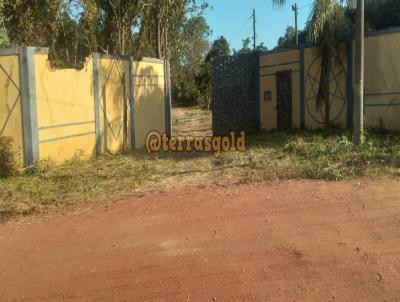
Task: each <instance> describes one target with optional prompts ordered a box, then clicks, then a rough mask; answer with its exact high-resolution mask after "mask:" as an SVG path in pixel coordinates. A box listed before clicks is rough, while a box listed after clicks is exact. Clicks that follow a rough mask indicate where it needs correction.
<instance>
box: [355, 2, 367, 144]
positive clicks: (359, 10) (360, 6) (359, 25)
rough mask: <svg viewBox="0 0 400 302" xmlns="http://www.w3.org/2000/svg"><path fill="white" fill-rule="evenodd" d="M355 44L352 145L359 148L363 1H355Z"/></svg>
mask: <svg viewBox="0 0 400 302" xmlns="http://www.w3.org/2000/svg"><path fill="white" fill-rule="evenodd" d="M355 44H356V45H355V66H354V67H355V83H354V126H353V127H354V129H353V130H354V135H353V143H354V145H356V146H359V145H361V144H362V143H363V140H364V0H357V10H356V36H355Z"/></svg>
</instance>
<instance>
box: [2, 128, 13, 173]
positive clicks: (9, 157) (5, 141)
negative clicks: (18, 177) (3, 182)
mask: <svg viewBox="0 0 400 302" xmlns="http://www.w3.org/2000/svg"><path fill="white" fill-rule="evenodd" d="M12 144H13V139H12V138H11V137H6V136H0V178H5V177H8V176H12V175H15V174H16V173H17V162H16V160H15V155H14V152H13V146H12Z"/></svg>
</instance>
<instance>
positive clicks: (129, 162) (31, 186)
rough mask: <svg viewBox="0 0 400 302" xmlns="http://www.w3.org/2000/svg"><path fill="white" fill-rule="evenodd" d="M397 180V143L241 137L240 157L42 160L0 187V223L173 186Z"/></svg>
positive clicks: (386, 137)
mask: <svg viewBox="0 0 400 302" xmlns="http://www.w3.org/2000/svg"><path fill="white" fill-rule="evenodd" d="M365 176H367V177H376V176H379V177H380V176H390V177H398V176H400V136H398V135H397V136H396V135H391V134H379V133H369V134H368V137H367V140H366V142H365V144H364V145H363V146H362V147H360V148H354V147H353V144H352V142H351V135H350V134H349V133H343V132H341V131H339V130H332V131H315V132H269V133H263V134H259V135H257V136H252V137H248V138H247V151H246V152H232V153H226V154H223V155H222V156H221V157H220V158H218V159H216V158H214V157H213V156H212V155H211V154H197V153H190V154H187V153H182V154H170V153H166V154H164V153H160V154H152V155H147V154H145V153H144V152H137V153H135V154H133V155H109V156H104V157H102V158H100V159H94V160H90V161H81V160H79V158H75V159H73V160H71V161H69V162H67V163H65V164H64V165H61V166H58V167H56V166H55V165H54V164H53V163H52V162H51V161H43V162H42V163H40V165H38V166H37V167H36V168H34V169H29V170H26V171H24V172H21V173H20V174H19V175H16V176H12V177H9V178H6V179H1V180H0V217H1V218H3V219H4V218H6V217H10V216H14V215H24V214H30V213H34V212H46V211H48V210H49V209H52V208H55V207H59V206H66V205H76V204H82V203H88V202H93V201H100V202H101V201H107V200H109V199H112V198H119V197H122V196H126V195H130V194H135V193H143V192H145V191H148V190H166V189H168V188H169V187H171V186H175V185H177V184H178V185H179V184H181V185H200V184H202V185H204V184H208V183H220V182H224V183H230V182H251V181H259V180H266V179H293V178H305V179H323V180H343V179H351V178H356V177H365Z"/></svg>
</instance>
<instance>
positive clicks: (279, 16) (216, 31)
mask: <svg viewBox="0 0 400 302" xmlns="http://www.w3.org/2000/svg"><path fill="white" fill-rule="evenodd" d="M295 2H296V3H297V5H298V7H299V16H298V22H299V25H298V26H299V30H300V29H303V28H304V25H305V23H306V21H307V19H308V16H309V14H310V11H311V8H312V3H313V2H312V0H296V1H295V0H288V1H287V3H286V5H284V6H283V7H274V6H272V0H209V3H210V5H211V6H212V7H213V8H212V9H211V10H208V11H207V12H206V14H205V18H206V19H207V23H208V25H209V26H210V27H211V29H212V31H213V33H212V36H211V37H210V40H211V41H212V40H214V39H215V38H217V37H219V36H221V35H223V36H224V37H225V38H226V39H227V40H228V41H229V42H230V46H231V49H233V48H235V49H238V48H240V47H241V46H242V40H243V39H245V38H247V37H252V36H253V29H252V28H253V24H252V21H251V20H250V21H249V22H248V23H247V24H246V25H244V24H245V22H246V20H248V19H249V17H250V16H251V14H252V11H253V8H254V9H255V10H256V20H257V24H256V28H257V44H260V43H261V42H264V44H265V45H267V47H268V49H272V48H273V47H275V46H276V44H277V42H278V38H279V37H280V36H281V35H283V34H284V32H285V30H286V27H287V26H288V25H292V26H293V27H294V12H293V11H292V4H293V3H295ZM240 29H241V30H240ZM239 30H240V31H239Z"/></svg>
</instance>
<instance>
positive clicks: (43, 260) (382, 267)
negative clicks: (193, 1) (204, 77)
mask: <svg viewBox="0 0 400 302" xmlns="http://www.w3.org/2000/svg"><path fill="white" fill-rule="evenodd" d="M0 300H1V301H400V183H399V182H396V181H382V180H381V181H371V180H368V181H367V180H365V181H360V182H359V183H358V182H357V181H355V182H338V183H326V182H312V181H292V182H282V183H280V184H278V183H275V184H271V183H260V184H257V185H247V184H246V185H237V186H229V187H210V188H197V189H190V190H181V189H179V190H178V189H177V190H174V191H171V192H168V193H157V194H152V195H147V196H144V197H141V198H133V199H129V200H124V201H120V202H118V203H115V204H113V205H111V206H109V207H104V206H97V207H95V208H91V209H87V210H85V211H79V212H77V213H75V214H66V215H64V216H62V215H60V216H55V215H53V216H52V217H43V218H40V219H28V220H25V221H22V222H21V221H19V222H10V223H7V224H3V225H0Z"/></svg>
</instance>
